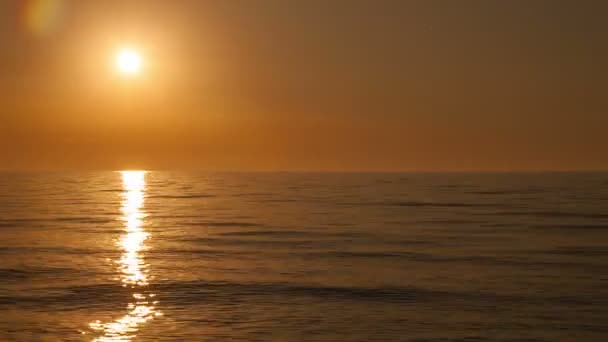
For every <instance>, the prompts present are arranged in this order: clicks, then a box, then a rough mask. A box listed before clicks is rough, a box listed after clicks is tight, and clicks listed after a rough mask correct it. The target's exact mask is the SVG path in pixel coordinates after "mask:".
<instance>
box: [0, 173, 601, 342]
mask: <svg viewBox="0 0 608 342" xmlns="http://www.w3.org/2000/svg"><path fill="white" fill-rule="evenodd" d="M229 340H241V341H434V342H436V341H608V174H606V173H604V174H602V173H530V174H524V173H521V174H355V173H353V174H338V173H335V174H330V173H327V174H321V173H319V174H314V173H308V174H307V173H250V174H248V173H185V172H184V173H179V172H175V173H173V172H139V171H129V172H98V173H95V172H92V173H2V174H0V341H229Z"/></svg>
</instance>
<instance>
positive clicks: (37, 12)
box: [22, 0, 65, 35]
mask: <svg viewBox="0 0 608 342" xmlns="http://www.w3.org/2000/svg"><path fill="white" fill-rule="evenodd" d="M22 6H23V7H22V17H23V24H24V26H25V28H26V29H27V30H28V31H29V32H30V33H33V34H35V35H45V34H48V33H50V32H52V31H53V30H54V29H55V28H56V27H57V25H58V24H59V22H60V19H61V16H62V14H63V12H64V9H65V0H25V1H23V5H22Z"/></svg>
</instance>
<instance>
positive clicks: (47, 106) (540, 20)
mask: <svg viewBox="0 0 608 342" xmlns="http://www.w3.org/2000/svg"><path fill="white" fill-rule="evenodd" d="M607 14H608V2H605V1H557V0H555V1H540V0H539V1H506V0H505V1H486V0H479V1H473V0H462V1H433V0H424V1H423V0H420V1H405V0H403V1H401V0H394V1H391V0H381V1H372V0H368V1H360V0H348V1H347V0H332V1H321V0H307V1H304V0H300V1H296V0H292V1H289V0H256V1H246V0H241V1H237V0H235V1H195V0H192V1H188V0H181V1H160V0H159V1H153V0H147V1H129V2H128V3H127V2H125V1H113V0H104V1H92V0H90V1H67V0H66V1H58V0H36V1H13V0H4V1H2V2H1V4H0V39H1V41H2V45H3V46H2V48H1V49H0V75H1V77H0V169H2V170H52V169H130V168H143V169H201V170H242V171H249V170H294V171H312V170H315V171H317V170H318V171H514V170H522V171H526V170H598V169H604V170H605V169H608V157H607V156H608V134H606V132H607V129H608V95H607V94H606V91H607V89H608V82H607V81H608V21H607V20H606V17H607ZM124 46H130V47H133V48H136V49H138V50H139V51H140V52H141V54H142V56H143V58H144V68H143V70H142V73H141V74H140V75H138V76H137V77H132V78H125V77H121V76H120V75H117V73H116V70H115V67H114V65H113V59H114V56H115V54H116V51H118V50H119V49H120V48H121V47H124Z"/></svg>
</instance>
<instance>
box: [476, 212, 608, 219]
mask: <svg viewBox="0 0 608 342" xmlns="http://www.w3.org/2000/svg"><path fill="white" fill-rule="evenodd" d="M476 215H491V216H538V217H547V218H580V219H605V218H608V214H604V213H573V212H564V211H496V212H487V213H476Z"/></svg>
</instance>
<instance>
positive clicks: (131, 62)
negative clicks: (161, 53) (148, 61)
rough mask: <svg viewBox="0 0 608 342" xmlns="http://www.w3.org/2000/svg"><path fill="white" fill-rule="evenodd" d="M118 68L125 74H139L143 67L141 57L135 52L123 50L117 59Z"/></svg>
mask: <svg viewBox="0 0 608 342" xmlns="http://www.w3.org/2000/svg"><path fill="white" fill-rule="evenodd" d="M116 66H117V67H118V70H119V71H120V72H121V73H123V74H129V75H132V74H137V73H139V71H140V70H141V66H142V60H141V56H140V54H139V53H138V52H137V51H135V50H132V49H123V50H121V51H120V52H119V53H118V55H117V57H116Z"/></svg>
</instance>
